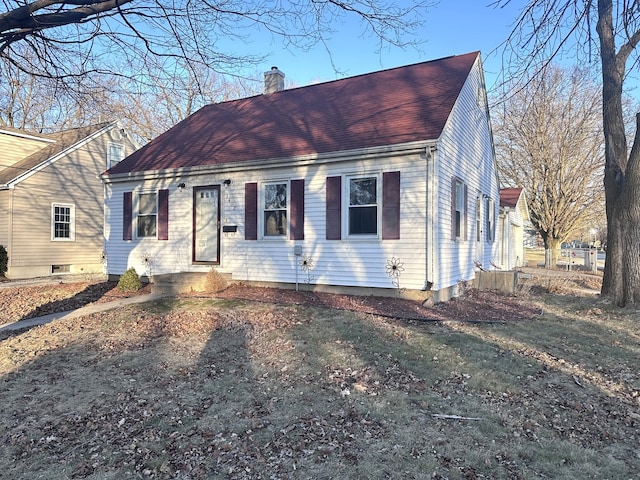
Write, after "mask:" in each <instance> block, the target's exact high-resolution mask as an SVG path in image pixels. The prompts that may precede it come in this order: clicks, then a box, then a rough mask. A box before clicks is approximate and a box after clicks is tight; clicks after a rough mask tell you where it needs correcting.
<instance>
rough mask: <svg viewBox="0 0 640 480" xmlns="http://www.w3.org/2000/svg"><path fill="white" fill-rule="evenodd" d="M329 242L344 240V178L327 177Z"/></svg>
mask: <svg viewBox="0 0 640 480" xmlns="http://www.w3.org/2000/svg"><path fill="white" fill-rule="evenodd" d="M326 195H327V201H326V202H327V211H326V226H327V240H340V239H341V238H342V232H341V230H342V177H327V186H326Z"/></svg>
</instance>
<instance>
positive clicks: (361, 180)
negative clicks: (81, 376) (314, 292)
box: [102, 52, 499, 299]
mask: <svg viewBox="0 0 640 480" xmlns="http://www.w3.org/2000/svg"><path fill="white" fill-rule="evenodd" d="M283 86H284V74H283V73H282V72H280V70H278V69H277V68H275V67H274V68H272V69H271V71H269V72H266V73H265V87H266V88H265V93H264V94H263V95H258V96H254V97H250V98H245V99H241V100H235V101H229V102H224V103H219V104H213V105H208V106H206V107H204V108H202V109H201V110H199V111H197V112H196V113H194V114H193V115H191V116H190V117H188V118H187V119H185V120H183V121H182V122H180V123H178V124H177V125H176V126H174V127H173V128H171V129H170V130H168V131H167V132H165V133H164V134H162V135H160V136H159V137H157V138H156V139H154V140H153V141H151V142H150V143H149V144H147V145H146V146H144V147H143V148H141V149H140V150H138V151H137V152H135V153H133V154H132V155H130V156H129V157H127V158H126V159H125V160H123V161H122V162H121V163H119V164H118V165H116V166H114V167H113V168H111V169H110V170H109V171H108V172H106V173H105V174H104V175H103V177H102V178H103V180H104V182H105V184H106V199H105V211H106V225H105V236H106V249H107V255H108V272H109V274H111V275H113V276H119V275H121V274H122V273H123V272H124V271H125V270H126V269H127V268H130V267H133V268H135V269H136V270H137V271H138V273H140V274H144V273H147V274H151V275H158V274H165V273H176V272H207V271H208V270H210V269H211V268H212V267H214V268H216V269H217V270H219V271H220V272H222V273H227V274H230V275H231V276H232V278H233V279H234V280H237V281H251V282H267V283H272V284H288V285H293V284H294V283H296V282H301V283H302V282H305V283H310V284H312V285H313V287H312V288H315V289H318V290H320V289H324V290H336V289H344V288H345V287H358V288H359V289H360V291H366V292H368V293H380V294H396V292H398V291H399V290H403V292H405V293H406V294H412V295H417V296H418V297H421V298H427V297H429V296H431V295H434V296H435V297H436V299H442V298H448V297H450V296H451V295H452V294H455V291H456V288H457V285H458V282H460V281H468V280H471V279H473V278H474V276H475V271H476V269H477V268H480V267H481V268H485V269H491V264H492V262H494V261H495V257H496V254H497V248H498V243H497V239H496V235H495V233H496V221H497V217H498V196H499V194H498V188H499V187H498V179H497V172H496V166H495V159H494V150H493V140H492V133H491V127H490V121H489V112H488V107H487V99H486V90H485V84H484V76H483V71H482V62H481V57H480V54H479V52H473V53H468V54H465V55H459V56H451V57H447V58H442V59H439V60H434V61H430V62H424V63H419V64H415V65H409V66H405V67H399V68H394V69H389V70H383V71H380V72H374V73H370V74H365V75H359V76H356V77H350V78H345V79H342V80H336V81H331V82H326V83H320V84H315V85H310V86H306V87H300V88H294V89H288V90H285V89H283ZM145 259H146V260H148V261H145ZM309 288H311V287H309ZM362 289H365V290H362Z"/></svg>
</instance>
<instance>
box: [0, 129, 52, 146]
mask: <svg viewBox="0 0 640 480" xmlns="http://www.w3.org/2000/svg"><path fill="white" fill-rule="evenodd" d="M0 133H4V134H8V135H13V136H16V137H23V138H30V139H33V140H40V141H43V142H53V141H54V140H53V139H51V138H49V136H48V135H47V134H45V133H34V132H28V131H26V130H20V129H19V128H13V127H0Z"/></svg>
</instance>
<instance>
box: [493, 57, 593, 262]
mask: <svg viewBox="0 0 640 480" xmlns="http://www.w3.org/2000/svg"><path fill="white" fill-rule="evenodd" d="M509 90H510V91H512V92H515V93H512V94H510V95H509V96H508V97H507V98H506V99H505V100H504V101H503V102H501V103H498V104H497V106H496V107H495V108H493V109H492V119H493V122H494V137H495V145H496V154H497V159H498V168H499V170H500V174H501V180H502V181H503V182H505V183H508V184H511V185H512V186H522V187H524V189H525V191H526V192H527V203H528V205H529V208H530V213H531V221H532V223H533V225H534V227H535V228H536V230H538V232H539V233H540V235H541V237H542V239H543V241H544V245H545V248H546V249H549V250H551V252H552V253H553V255H552V258H548V257H547V262H548V263H547V267H550V266H551V265H555V261H556V260H557V258H558V254H559V253H560V246H561V244H562V242H564V241H566V239H567V238H568V236H569V235H570V234H571V233H573V232H576V231H578V230H580V229H583V228H584V227H585V226H586V227H588V226H589V225H588V224H587V222H590V221H593V217H594V215H593V214H594V209H598V210H599V207H601V199H602V197H603V193H604V192H603V188H602V173H601V166H602V162H603V158H604V139H603V136H602V122H601V116H600V111H601V108H600V103H601V102H600V99H601V97H600V95H599V93H600V92H599V89H598V87H597V85H596V84H595V83H594V82H593V80H592V78H591V77H590V76H589V74H588V72H586V71H585V70H578V69H573V70H564V69H561V68H558V67H554V66H548V67H547V68H545V69H544V70H543V71H542V72H541V74H540V75H539V76H537V77H536V78H534V79H533V80H532V81H530V82H528V83H526V84H525V85H524V86H522V85H512V86H511V88H510V89H509ZM599 213H600V214H601V215H602V214H603V213H604V211H599Z"/></svg>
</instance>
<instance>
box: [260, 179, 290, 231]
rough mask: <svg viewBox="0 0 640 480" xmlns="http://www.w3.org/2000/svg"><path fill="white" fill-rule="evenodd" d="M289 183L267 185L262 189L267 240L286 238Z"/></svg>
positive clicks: (264, 229)
mask: <svg viewBox="0 0 640 480" xmlns="http://www.w3.org/2000/svg"><path fill="white" fill-rule="evenodd" d="M288 193H289V183H288V182H286V181H285V182H273V183H265V184H264V185H263V189H262V212H263V215H262V220H263V226H262V232H263V236H264V237H265V238H269V237H286V235H287V230H288V228H287V227H288V225H287V222H288V201H289V194H288Z"/></svg>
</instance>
